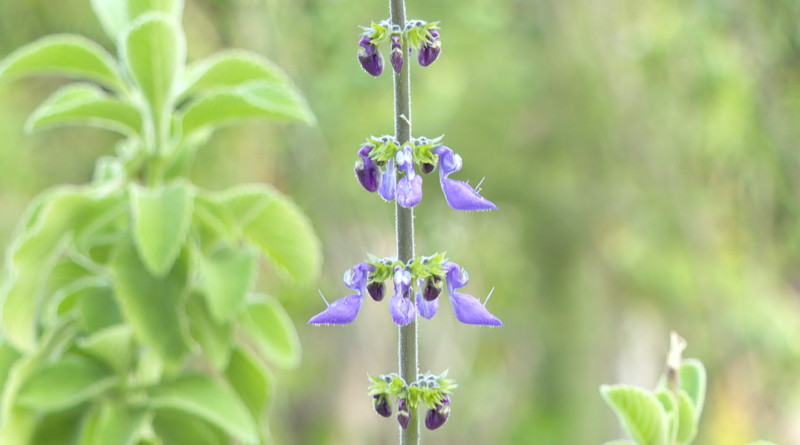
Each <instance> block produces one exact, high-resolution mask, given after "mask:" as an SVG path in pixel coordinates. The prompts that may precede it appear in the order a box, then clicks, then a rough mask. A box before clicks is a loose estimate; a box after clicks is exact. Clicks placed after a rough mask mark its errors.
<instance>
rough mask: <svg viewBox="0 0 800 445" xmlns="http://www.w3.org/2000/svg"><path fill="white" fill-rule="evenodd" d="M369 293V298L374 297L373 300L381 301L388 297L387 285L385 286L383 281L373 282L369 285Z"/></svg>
mask: <svg viewBox="0 0 800 445" xmlns="http://www.w3.org/2000/svg"><path fill="white" fill-rule="evenodd" d="M367 292H369V296H370V297H372V299H373V300H375V301H381V300H383V297H384V296H385V295H386V284H384V283H383V281H380V282H378V281H373V282H372V283H369V284H368V285H367Z"/></svg>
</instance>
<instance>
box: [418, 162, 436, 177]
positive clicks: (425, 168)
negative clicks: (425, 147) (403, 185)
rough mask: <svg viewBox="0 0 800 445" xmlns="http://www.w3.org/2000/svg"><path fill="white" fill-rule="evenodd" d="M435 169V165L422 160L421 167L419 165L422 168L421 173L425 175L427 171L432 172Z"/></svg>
mask: <svg viewBox="0 0 800 445" xmlns="http://www.w3.org/2000/svg"><path fill="white" fill-rule="evenodd" d="M435 169H436V165H434V164H428V163H427V162H423V163H422V167H420V170H422V173H425V174H426V175H427V174H428V173H430V172H432V171H433V170H435Z"/></svg>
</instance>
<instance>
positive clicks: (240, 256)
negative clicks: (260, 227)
mask: <svg viewBox="0 0 800 445" xmlns="http://www.w3.org/2000/svg"><path fill="white" fill-rule="evenodd" d="M257 267H258V251H256V250H255V249H254V248H252V247H242V248H238V249H236V248H228V247H224V248H221V249H218V250H216V251H215V252H214V253H212V254H210V255H202V256H201V257H200V276H202V277H203V281H204V282H205V285H206V292H205V294H204V295H205V296H206V299H207V300H206V301H208V308H209V309H210V311H211V315H212V316H213V317H214V319H215V320H216V321H217V322H219V323H223V322H229V321H231V320H232V319H233V318H235V317H236V315H237V314H238V313H239V311H240V310H241V309H242V307H244V301H245V297H246V296H247V294H248V292H250V290H251V288H252V287H253V285H254V283H255V278H256V268H257Z"/></svg>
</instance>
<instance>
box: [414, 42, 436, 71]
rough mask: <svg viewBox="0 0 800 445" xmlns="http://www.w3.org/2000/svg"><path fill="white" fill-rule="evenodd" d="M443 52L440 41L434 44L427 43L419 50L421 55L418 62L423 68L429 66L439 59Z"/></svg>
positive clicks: (418, 55)
mask: <svg viewBox="0 0 800 445" xmlns="http://www.w3.org/2000/svg"><path fill="white" fill-rule="evenodd" d="M441 52H442V43H441V42H440V41H438V40H437V41H436V42H435V43H432V44H431V43H426V44H424V45H422V46H421V47H420V49H419V54H417V62H419V64H420V65H421V66H429V65H430V64H432V63H433V62H434V61H435V60H436V59H437V58H438V57H439V54H440V53H441Z"/></svg>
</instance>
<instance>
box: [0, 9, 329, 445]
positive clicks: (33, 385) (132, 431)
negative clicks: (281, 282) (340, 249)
mask: <svg viewBox="0 0 800 445" xmlns="http://www.w3.org/2000/svg"><path fill="white" fill-rule="evenodd" d="M91 4H92V7H93V9H94V11H95V13H96V14H97V16H98V18H99V19H100V23H101V24H102V25H103V28H104V30H105V31H106V32H107V33H108V35H109V37H110V38H111V39H112V41H114V42H116V45H117V52H118V57H114V56H112V55H111V54H109V53H108V52H106V51H105V49H103V48H102V47H101V46H100V45H98V44H96V43H94V42H92V41H90V40H88V39H86V38H84V37H81V36H77V35H71V34H65V35H55V36H49V37H45V38H43V39H41V40H39V41H36V42H34V43H31V44H29V45H26V46H24V47H22V48H20V49H18V50H17V51H15V52H14V53H12V54H10V55H9V56H8V57H6V58H5V59H4V60H3V61H2V62H0V82H6V81H10V80H13V79H17V78H22V77H27V76H32V75H59V76H65V77H69V78H76V79H82V80H85V81H86V82H85V83H76V84H70V85H67V86H66V87H63V88H62V89H60V90H58V91H56V92H55V93H54V94H53V95H52V96H51V97H50V98H49V99H48V100H47V101H46V102H45V103H43V104H42V105H41V106H40V107H39V108H38V109H36V110H35V111H34V112H33V114H32V115H31V117H30V118H29V120H28V123H27V129H28V130H31V131H36V130H40V129H45V128H51V127H58V126H63V125H76V124H79V125H89V126H94V127H100V128H104V129H108V130H112V131H115V132H118V133H120V134H122V135H123V137H124V139H122V140H121V141H120V142H119V143H118V145H117V147H116V156H108V157H102V158H100V159H98V160H97V164H96V168H95V173H94V178H93V180H92V183H91V184H86V185H80V186H66V185H65V186H57V187H54V188H53V189H51V190H48V191H45V192H43V193H42V194H41V195H40V196H39V197H37V198H36V200H35V201H34V202H33V203H32V204H31V205H30V207H29V209H28V211H27V212H26V215H25V216H24V217H23V220H22V222H21V223H20V225H19V228H18V230H17V233H16V235H15V236H14V238H13V239H12V241H11V243H10V247H9V250H8V252H7V254H6V261H5V276H4V279H3V282H2V292H0V297H2V298H1V300H2V328H3V329H2V330H3V337H2V343H1V344H0V388H2V397H1V398H0V443H2V444H3V445H38V444H52V443H58V444H66V445H78V444H80V445H116V444H118V445H124V444H142V445H143V444H163V445H171V444H175V445H178V444H201V443H202V444H220V445H221V444H228V443H231V444H253V445H254V444H265V443H268V442H270V437H269V429H268V425H267V422H266V418H265V417H266V410H267V409H268V407H269V404H270V403H271V400H272V398H273V394H274V391H275V388H274V386H275V379H274V377H273V376H272V374H271V372H270V370H269V367H268V366H267V363H271V364H272V365H275V366H280V367H288V368H291V367H294V366H297V365H298V363H299V360H300V345H299V339H298V336H297V332H296V331H295V328H294V326H293V324H292V322H291V320H290V319H289V317H288V315H287V314H286V311H285V310H284V309H283V307H282V306H281V305H280V303H279V302H278V300H277V299H275V298H273V297H271V296H268V295H264V294H258V293H255V292H254V288H255V285H256V281H257V276H258V268H259V263H260V259H261V258H264V259H266V260H268V261H269V262H270V263H271V264H272V265H273V266H274V267H275V268H277V269H278V270H279V271H280V272H281V274H282V275H284V276H286V277H287V278H289V279H295V280H298V281H300V282H304V281H305V282H307V281H313V280H314V279H315V276H316V274H317V273H318V270H319V266H320V262H321V255H320V246H319V242H318V240H317V238H316V236H315V234H314V232H313V230H312V228H311V225H310V223H309V221H308V220H307V218H306V217H305V216H304V215H303V213H302V212H301V211H300V209H299V208H298V207H297V206H296V205H295V204H294V203H293V202H292V201H291V200H290V199H289V198H287V197H286V196H284V195H282V194H281V193H279V192H278V191H277V190H275V189H273V188H271V187H268V186H264V185H251V186H244V187H236V188H233V189H230V190H225V191H221V192H211V191H208V190H203V189H202V188H200V187H197V186H195V185H193V184H192V183H191V182H190V181H189V179H188V178H187V174H188V171H189V167H190V165H191V161H192V159H193V157H194V154H195V151H196V150H197V149H198V147H199V146H201V145H202V144H203V143H204V142H205V141H207V140H208V139H209V137H210V136H211V134H212V133H213V131H214V129H215V128H217V127H220V126H224V125H229V124H232V123H236V122H239V121H242V120H245V119H255V118H267V119H275V120H282V121H295V122H306V123H309V122H313V119H314V118H313V115H312V114H311V112H310V111H309V109H308V107H307V106H306V104H305V102H304V100H303V99H302V98H301V96H300V94H299V93H298V92H297V90H296V88H295V87H294V85H293V84H292V82H291V81H290V80H289V78H288V77H287V76H286V74H285V73H284V72H283V71H282V70H280V69H279V68H278V67H276V66H275V65H274V64H273V63H271V62H270V61H269V60H267V59H265V58H263V57H261V56H259V55H257V54H253V53H249V52H245V51H226V52H223V53H219V54H216V55H213V56H211V57H209V58H208V59H205V60H201V61H199V62H197V63H194V64H192V65H189V66H184V65H185V44H186V42H185V37H184V34H183V30H182V29H181V25H180V23H181V21H180V19H181V15H182V10H183V2H182V0H92V2H91Z"/></svg>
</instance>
